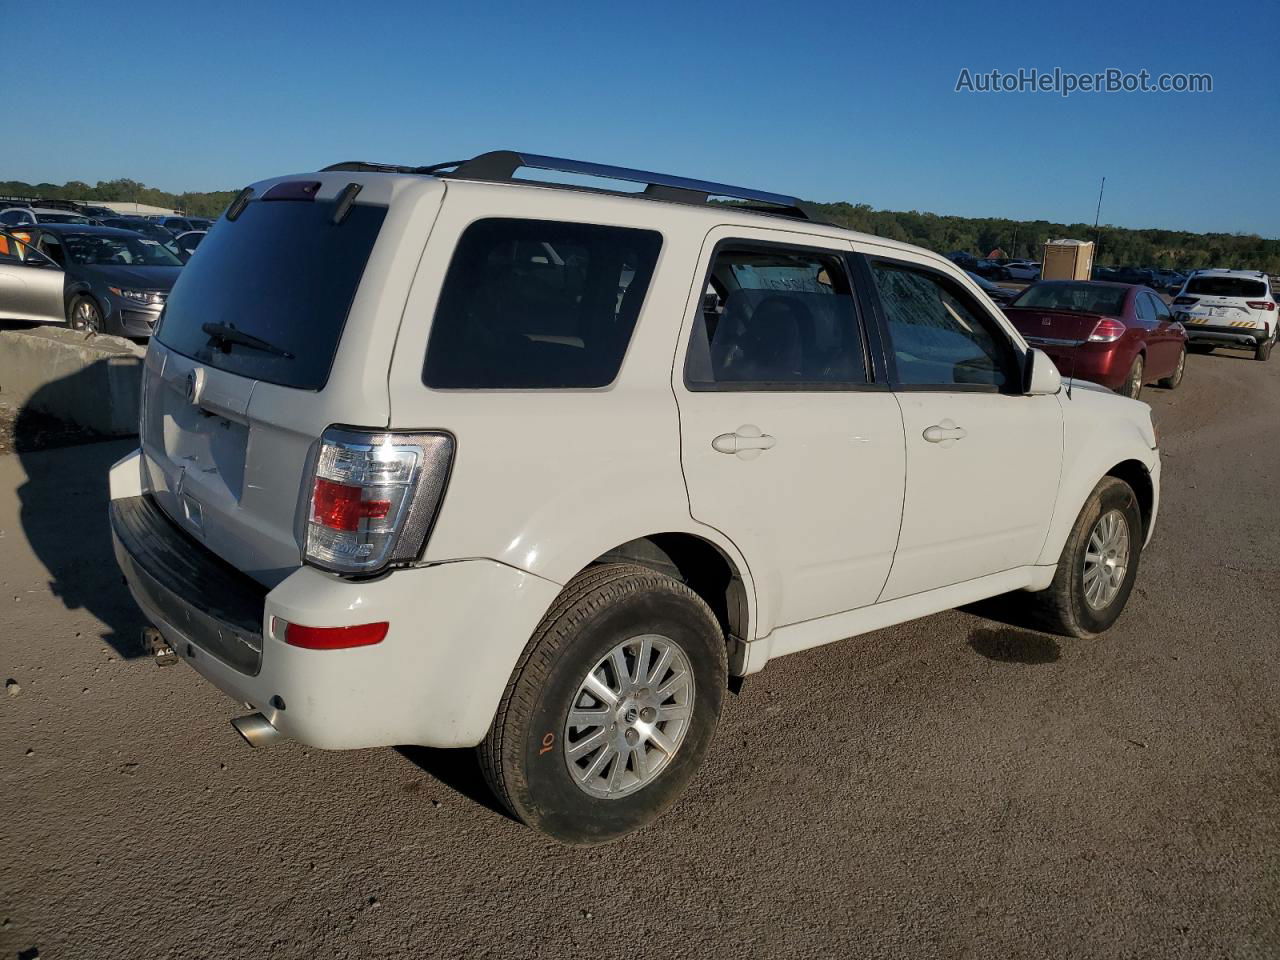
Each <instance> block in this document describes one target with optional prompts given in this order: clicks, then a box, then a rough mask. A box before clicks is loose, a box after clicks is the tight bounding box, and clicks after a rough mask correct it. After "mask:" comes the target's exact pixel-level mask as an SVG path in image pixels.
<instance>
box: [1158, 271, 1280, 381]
mask: <svg viewBox="0 0 1280 960" xmlns="http://www.w3.org/2000/svg"><path fill="white" fill-rule="evenodd" d="M1276 300H1277V294H1276V292H1275V291H1273V290H1272V289H1271V281H1270V279H1269V278H1268V277H1267V275H1266V274H1265V273H1262V272H1260V271H1258V270H1197V271H1196V272H1195V273H1193V274H1192V275H1191V276H1190V277H1188V278H1187V282H1186V283H1185V284H1183V286H1182V289H1181V290H1179V291H1178V295H1177V296H1176V297H1174V298H1173V311H1174V312H1173V317H1174V319H1175V320H1178V321H1181V323H1182V325H1183V326H1185V327H1186V328H1187V342H1188V343H1189V344H1190V345H1191V347H1192V348H1193V349H1195V348H1198V349H1200V350H1202V351H1207V350H1212V349H1213V348H1214V347H1244V348H1246V349H1248V350H1252V351H1253V357H1254V359H1255V360H1266V359H1267V358H1268V357H1270V356H1271V348H1272V347H1273V346H1275V342H1276V317H1277V307H1276Z"/></svg>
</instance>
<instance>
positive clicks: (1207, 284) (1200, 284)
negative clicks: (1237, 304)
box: [1185, 277, 1267, 297]
mask: <svg viewBox="0 0 1280 960" xmlns="http://www.w3.org/2000/svg"><path fill="white" fill-rule="evenodd" d="M1185 292H1186V293H1198V294H1200V295H1201V296H1202V297H1265V296H1266V295H1267V285H1266V284H1265V283H1263V282H1262V281H1261V280H1247V279H1245V278H1243V277H1192V278H1191V281H1190V282H1189V283H1188V284H1187V289H1186V291H1185Z"/></svg>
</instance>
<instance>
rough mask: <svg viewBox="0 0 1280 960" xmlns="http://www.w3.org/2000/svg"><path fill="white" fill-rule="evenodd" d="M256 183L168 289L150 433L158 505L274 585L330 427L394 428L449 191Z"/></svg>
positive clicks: (427, 184)
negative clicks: (402, 352)
mask: <svg viewBox="0 0 1280 960" xmlns="http://www.w3.org/2000/svg"><path fill="white" fill-rule="evenodd" d="M353 187H359V190H357V191H354V192H355V193H357V194H358V197H357V200H356V202H354V203H351V202H350V197H351V195H352V193H353ZM304 188H305V189H304ZM252 189H253V191H254V197H255V199H252V200H250V201H249V203H248V204H247V206H245V207H244V208H243V210H241V211H240V212H239V214H238V216H236V218H235V219H234V220H228V219H227V218H226V217H223V219H221V220H219V221H218V223H216V224H215V225H214V227H213V229H212V230H211V231H210V232H209V233H208V235H207V236H206V238H205V240H204V241H203V242H202V243H201V245H200V253H199V256H196V257H193V258H192V259H191V261H190V263H188V265H187V266H186V267H185V268H184V269H183V272H182V274H181V275H180V276H179V278H178V281H177V283H176V284H175V286H174V288H173V292H172V294H171V295H170V297H169V300H168V303H167V305H166V308H165V313H164V316H163V318H162V320H161V323H160V326H159V329H158V330H157V333H156V336H155V337H154V338H153V340H152V343H151V348H150V349H149V350H148V353H147V360H146V364H145V372H144V382H143V408H142V425H141V439H142V450H143V455H144V470H145V473H146V479H147V482H148V489H149V491H150V492H151V493H152V495H153V496H154V498H155V501H156V503H157V504H158V506H159V507H160V508H161V509H162V510H163V511H164V512H165V513H166V514H168V516H169V517H170V518H171V519H173V520H174V521H175V522H176V523H177V524H178V525H179V526H180V527H181V528H182V529H183V530H185V531H186V532H187V533H189V534H190V535H191V536H193V537H196V538H197V539H199V540H201V541H202V542H204V543H205V544H206V545H207V546H208V547H209V549H211V550H212V551H213V552H214V553H216V554H217V555H218V556H220V557H222V558H223V559H224V560H226V561H227V562H228V563H230V564H231V565H232V566H234V567H236V568H237V569H239V570H241V571H243V572H244V573H247V574H249V575H250V576H251V577H253V578H254V579H256V580H257V581H259V582H260V583H262V584H265V585H267V586H274V585H275V584H277V583H279V582H280V581H281V580H283V579H284V578H285V577H286V576H288V575H289V574H290V573H291V572H292V571H294V570H295V569H297V567H298V566H299V565H301V563H302V558H303V551H304V547H305V523H306V517H305V515H304V514H305V510H306V509H307V507H308V505H309V503H310V492H311V491H310V477H311V471H312V467H313V457H314V455H315V451H316V449H317V447H318V445H319V438H320V435H321V434H322V433H323V432H324V430H325V429H326V428H327V427H329V426H331V425H334V424H344V425H350V426H356V427H375V428H376V427H385V426H387V424H388V421H389V416H390V414H389V411H390V402H389V399H388V395H387V371H388V369H389V367H390V363H391V354H392V351H393V349H394V344H395V337H396V333H397V331H398V329H399V323H400V317H401V314H402V313H403V310H404V304H405V300H406V298H407V296H408V291H409V288H410V286H411V284H412V281H413V277H414V275H415V273H416V270H417V266H418V262H419V260H420V259H421V256H422V249H423V247H424V245H425V243H426V239H427V234H428V232H429V230H430V226H431V224H432V222H433V221H434V217H435V214H436V213H437V212H438V210H439V206H440V201H441V199H442V198H443V195H444V187H443V185H442V184H441V183H440V182H439V181H437V180H433V179H430V178H424V177H412V176H390V175H386V174H367V173H366V174H361V173H352V172H347V171H342V172H333V173H318V174H308V175H306V179H305V180H298V179H290V180H284V181H268V182H266V183H263V184H256V185H255V186H254V187H253V188H252ZM276 197H278V199H275V198H276ZM257 198H261V199H257ZM233 209H234V205H233ZM340 345H341V349H339V346H340Z"/></svg>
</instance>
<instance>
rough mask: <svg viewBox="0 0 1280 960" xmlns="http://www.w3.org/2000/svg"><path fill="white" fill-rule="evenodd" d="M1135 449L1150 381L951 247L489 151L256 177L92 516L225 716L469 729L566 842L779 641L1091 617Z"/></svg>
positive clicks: (656, 771) (636, 794) (622, 828)
mask: <svg viewBox="0 0 1280 960" xmlns="http://www.w3.org/2000/svg"><path fill="white" fill-rule="evenodd" d="M520 169H525V170H538V169H545V170H554V171H559V172H562V173H566V174H571V175H582V176H590V177H596V178H604V177H607V178H612V179H614V180H617V181H631V182H637V183H640V184H644V186H643V188H642V190H641V192H638V193H636V192H625V191H621V190H619V191H610V190H600V189H588V188H583V187H570V186H564V185H559V184H551V183H537V182H531V181H529V180H517V179H515V174H516V172H517V170H520ZM713 197H727V198H730V199H732V200H734V201H735V202H733V203H709V202H708V200H709V198H713ZM1159 476H1160V460H1159V455H1158V453H1157V449H1156V437H1155V432H1154V430H1153V428H1152V423H1151V417H1150V410H1149V408H1148V407H1147V406H1146V405H1145V404H1142V403H1138V402H1135V401H1132V400H1128V399H1125V398H1123V397H1119V396H1116V395H1114V394H1112V393H1111V392H1109V391H1107V390H1103V389H1101V388H1094V387H1091V386H1088V385H1085V384H1077V385H1076V386H1075V388H1074V390H1064V389H1063V388H1062V384H1061V381H1060V379H1059V375H1058V371H1057V370H1056V369H1055V368H1054V366H1053V364H1052V362H1051V361H1049V359H1048V358H1047V357H1046V356H1045V355H1044V354H1043V353H1041V352H1040V351H1038V350H1033V349H1030V348H1028V346H1027V344H1026V343H1025V341H1024V340H1023V339H1022V337H1021V336H1019V334H1018V332H1017V331H1016V330H1015V329H1014V328H1013V327H1012V326H1011V325H1010V324H1009V322H1008V321H1007V320H1006V319H1005V318H1004V317H1003V315H1002V314H1001V313H1000V311H999V310H998V309H996V307H995V306H994V305H993V304H992V303H991V301H990V300H988V299H987V297H986V296H985V295H984V294H983V293H982V292H981V290H979V288H978V287H977V286H975V285H974V283H973V282H972V281H971V280H970V279H969V278H968V277H967V276H966V275H965V274H964V272H963V271H962V270H960V269H959V268H957V267H955V266H954V265H953V264H951V263H950V262H949V261H948V260H946V259H944V258H942V257H940V256H937V255H935V254H933V253H929V252H927V251H925V250H921V249H918V248H915V247H911V246H907V245H905V244H902V243H896V242H893V241H890V240H885V239H882V238H879V237H872V236H864V235H861V234H857V233H851V232H849V231H847V230H844V229H840V228H837V227H834V226H830V225H826V224H822V223H817V222H814V221H812V220H810V219H808V218H806V216H805V214H804V212H803V210H802V208H801V204H800V203H799V202H798V201H797V200H795V199H794V198H792V197H785V196H781V195H777V194H771V193H763V192H760V191H753V190H743V189H739V188H735V187H729V186H725V185H723V184H715V183H707V182H703V181H697V180H689V179H685V178H679V177H666V176H660V175H657V174H651V173H646V172H643V171H636V170H628V169H623V168H618V167H606V166H601V165H597V164H587V163H580V162H575V161H568V160H558V159H555V158H550V157H541V156H533V155H529V154H516V153H510V152H497V153H492V154H485V155H483V156H481V157H477V158H475V159H473V160H470V161H466V162H463V163H458V164H446V165H441V166H437V167H422V168H406V167H389V166H381V165H374V164H364V163H350V164H339V165H337V166H334V167H329V168H326V169H325V170H322V171H320V172H318V173H309V174H303V175H298V176H289V177H283V178H279V179H275V180H266V181H263V182H261V183H257V184H254V185H253V186H252V187H250V188H248V189H246V190H245V191H243V192H242V193H241V195H240V196H239V197H238V198H237V200H236V201H235V202H234V203H233V204H232V205H231V207H230V208H229V209H228V212H227V213H226V215H225V217H224V218H223V220H222V222H220V223H219V224H218V226H217V229H216V230H214V231H212V232H211V233H210V234H209V235H208V237H207V238H206V239H205V241H204V243H203V244H202V245H201V247H200V255H199V256H198V257H195V258H193V259H192V260H191V262H190V264H189V265H188V266H187V267H186V269H185V270H184V271H183V273H182V275H181V277H180V279H179V280H178V282H177V285H176V286H175V287H174V289H173V292H172V294H171V296H170V298H169V301H168V305H167V307H166V310H165V314H164V316H163V318H162V320H161V321H160V325H159V329H158V332H157V333H156V335H155V337H154V338H153V339H152V340H151V345H150V347H149V349H148V352H147V356H146V363H145V383H144V391H143V410H142V424H141V448H140V449H139V450H138V451H136V452H135V453H133V454H131V455H130V456H128V457H126V458H125V459H123V460H121V461H120V462H119V463H118V464H116V465H115V466H114V467H113V468H112V471H111V476H110V485H111V505H110V515H111V525H112V529H113V533H114V537H115V544H116V555H117V557H118V559H119V563H120V565H121V567H122V568H123V570H124V573H125V576H126V578H127V580H128V583H129V585H130V588H131V589H132V591H133V594H134V596H135V598H136V599H137V602H138V603H139V605H140V606H141V607H142V609H143V611H144V612H145V614H146V616H147V618H148V619H149V620H150V621H151V622H152V623H153V624H155V626H156V627H157V628H158V629H159V632H160V634H161V635H162V640H159V639H158V638H156V639H157V640H158V642H159V643H161V644H163V646H164V647H166V648H171V649H172V651H174V652H176V653H177V654H178V655H179V656H180V657H182V658H183V659H185V660H186V661H187V662H188V663H189V664H190V665H191V666H193V667H194V668H195V669H196V670H198V671H200V672H201V673H202V674H204V676H205V677H207V678H208V679H209V680H211V681H212V682H213V683H214V684H216V685H217V686H219V687H220V688H222V689H223V690H224V691H226V692H227V693H229V694H230V695H231V696H233V697H234V698H235V699H237V700H240V701H246V702H248V703H249V704H251V705H252V706H253V707H254V708H256V711H257V712H255V713H253V714H251V715H249V716H248V717H241V718H239V719H238V720H237V721H235V723H236V724H237V728H238V729H240V730H241V732H242V733H244V734H245V736H246V739H249V740H250V742H258V743H262V742H266V741H267V740H269V739H272V738H274V737H276V736H277V735H281V734H282V735H285V736H288V737H291V738H293V739H295V740H298V741H301V742H303V743H307V744H311V745H314V746H317V747H324V748H335V749H336V748H351V747H369V746H378V745H389V744H425V745H429V746H434V747H472V746H478V747H479V751H480V758H481V763H482V766H483V768H484V770H485V773H486V776H487V777H488V778H489V781H490V782H491V784H492V786H493V788H494V790H495V792H496V793H497V795H498V796H499V797H500V798H501V799H502V801H503V802H504V803H505V804H506V805H507V806H508V807H509V808H510V809H511V810H512V811H513V812H514V813H515V814H516V815H518V816H519V817H521V818H522V819H523V820H525V821H526V822H527V823H529V824H531V825H532V826H534V827H536V828H538V829H540V830H542V831H544V832H546V833H548V834H550V835H551V836H554V837H556V838H558V839H560V840H562V841H566V842H574V843H591V842H598V841H602V840H607V839H610V838H612V837H616V836H618V835H620V834H623V833H625V832H627V831H629V830H632V829H634V828H635V827H637V826H639V825H640V824H643V823H645V822H646V821H648V820H649V819H651V818H652V817H654V816H656V815H657V814H658V813H659V812H660V811H661V810H663V809H664V808H665V807H667V806H668V805H669V804H670V803H671V802H672V801H673V800H674V799H675V798H676V796H677V795H678V794H679V792H680V790H681V788H682V787H683V786H684V785H685V783H686V782H687V781H688V780H689V778H690V777H691V776H692V775H693V773H694V771H695V769H696V768H697V767H698V765H699V763H700V762H701V761H702V759H703V758H704V756H705V755H706V753H707V751H708V749H709V748H710V745H711V741H712V735H713V733H714V732H715V728H716V724H717V721H718V719H719V715H720V711H721V706H722V704H723V701H724V697H725V692H726V688H727V686H728V684H729V682H730V678H731V677H740V676H743V675H746V674H750V673H754V672H755V671H758V670H760V669H761V668H762V667H764V666H765V664H766V663H768V661H769V660H770V659H772V658H774V657H778V656H781V655H783V654H787V653H793V652H795V651H798V650H804V649H806V648H809V647H814V646H817V645H819V644H825V643H830V642H832V641H835V640H840V639H843V638H846V637H851V636H854V635H856V634H860V633H866V632H867V631H870V630H876V629H878V628H881V627H884V626H886V625H888V624H893V623H898V622H901V621H905V620H909V619H912V618H915V617H921V616H924V615H926V614H932V613H935V612H937V611H941V610H945V609H947V608H950V607H954V606H957V605H960V604H967V603H971V602H974V601H978V600H980V599H983V598H988V597H994V596H997V595H1003V594H1011V595H1012V596H1011V598H1010V602H1011V603H1013V604H1016V605H1018V606H1020V607H1027V608H1028V609H1029V610H1030V611H1031V612H1032V613H1033V614H1034V615H1035V616H1037V617H1038V618H1039V622H1041V623H1042V624H1043V625H1044V626H1045V627H1046V628H1048V629H1052V630H1055V631H1058V632H1061V633H1064V634H1067V635H1074V636H1089V635H1092V634H1096V633H1099V632H1101V631H1104V630H1106V629H1107V628H1108V627H1110V626H1111V625H1112V623H1113V622H1114V621H1115V620H1116V618H1117V617H1118V616H1119V615H1120V612H1121V610H1122V609H1123V607H1124V605H1125V602H1126V601H1127V599H1128V597H1129V593H1130V590H1131V589H1132V587H1133V583H1134V578H1135V576H1136V574H1137V569H1138V561H1139V557H1140V555H1141V552H1142V549H1143V546H1144V545H1145V544H1146V543H1147V541H1148V539H1149V538H1150V536H1151V531H1152V526H1153V523H1154V521H1155V516H1156V508H1157V501H1158V494H1159ZM152 636H153V638H155V635H154V634H153V635H152ZM163 652H164V653H165V655H166V656H167V655H168V654H169V650H168V649H165V650H164V651H163ZM832 710H833V711H838V710H839V705H838V704H833V705H832ZM784 735H785V733H784Z"/></svg>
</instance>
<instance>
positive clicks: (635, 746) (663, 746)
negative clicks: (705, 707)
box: [563, 634, 696, 800]
mask: <svg viewBox="0 0 1280 960" xmlns="http://www.w3.org/2000/svg"><path fill="white" fill-rule="evenodd" d="M695 692H696V691H695V689H694V680H693V668H692V666H691V665H690V663H689V658H688V656H687V655H686V654H685V652H684V651H683V650H681V649H680V646H679V644H677V643H676V642H675V641H674V640H671V639H670V638H669V637H663V636H659V635H657V634H645V635H643V636H638V637H632V638H631V639H629V640H624V641H623V642H622V643H620V644H618V645H617V646H616V647H614V648H613V649H612V650H610V651H609V652H608V653H607V654H605V656H603V657H601V658H600V660H599V661H597V663H596V665H595V666H594V667H592V668H591V670H590V671H588V672H587V675H586V677H584V678H583V680H582V682H581V683H580V684H579V685H578V691H577V693H575V694H574V697H573V701H572V703H571V705H570V707H569V716H568V718H567V719H566V720H565V728H564V737H563V744H564V746H563V752H564V759H565V763H566V764H567V766H568V768H569V775H570V776H571V777H572V778H573V782H574V783H576V784H577V785H578V787H579V788H580V789H581V790H583V791H585V792H586V793H588V794H590V795H591V796H593V797H599V798H601V799H606V800H613V799H617V798H619V797H625V796H627V795H628V794H632V793H634V792H635V791H637V790H639V789H641V788H642V787H644V786H646V785H648V784H650V783H652V782H653V781H654V780H655V779H656V778H657V777H658V775H659V774H660V773H662V771H663V769H665V768H666V766H667V764H669V763H670V762H671V759H672V757H674V756H675V755H676V751H677V750H679V749H680V744H681V743H682V742H683V741H684V737H685V734H686V733H687V732H688V729H689V721H690V719H691V718H692V717H693V701H694V696H695Z"/></svg>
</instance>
